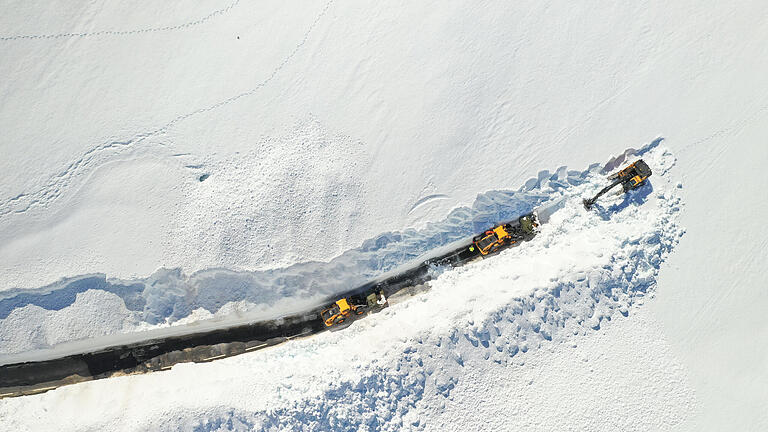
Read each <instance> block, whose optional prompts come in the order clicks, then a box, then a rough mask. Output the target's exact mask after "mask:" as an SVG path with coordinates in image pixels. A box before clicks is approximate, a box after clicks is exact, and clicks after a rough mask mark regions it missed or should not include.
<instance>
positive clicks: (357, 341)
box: [3, 148, 693, 430]
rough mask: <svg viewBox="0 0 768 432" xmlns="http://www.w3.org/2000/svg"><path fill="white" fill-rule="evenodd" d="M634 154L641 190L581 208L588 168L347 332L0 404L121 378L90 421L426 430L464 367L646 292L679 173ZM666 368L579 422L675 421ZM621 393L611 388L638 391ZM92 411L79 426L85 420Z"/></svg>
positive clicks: (526, 348)
mask: <svg viewBox="0 0 768 432" xmlns="http://www.w3.org/2000/svg"><path fill="white" fill-rule="evenodd" d="M644 158H645V159H646V160H647V161H648V162H649V164H651V166H653V167H654V168H655V169H656V172H655V174H654V177H652V181H651V182H650V184H649V185H647V186H646V187H644V188H642V189H640V190H638V191H636V192H633V193H631V194H629V195H626V196H622V197H619V198H613V200H611V199H610V198H609V199H607V200H606V204H605V206H604V207H602V208H601V209H600V210H599V211H597V212H586V211H585V210H584V209H583V207H582V206H581V202H580V201H579V199H578V196H580V195H582V194H585V193H587V192H590V191H594V189H595V185H596V184H598V180H599V179H601V177H600V176H599V175H598V170H597V169H594V170H593V171H592V178H591V180H593V181H594V182H592V181H590V182H585V183H584V184H582V185H581V186H574V187H573V188H572V189H573V191H569V192H573V194H572V195H571V194H569V195H571V199H569V200H568V201H567V204H566V205H565V207H564V208H563V209H562V210H560V211H558V212H557V213H555V214H554V215H553V217H552V220H551V222H550V223H549V224H547V225H544V226H543V228H542V232H541V233H540V235H539V236H538V237H537V238H536V239H534V240H533V241H532V242H529V243H526V244H524V245H522V246H521V247H518V248H514V249H510V250H507V251H504V252H502V253H501V254H499V255H498V256H496V257H494V258H492V259H488V260H484V261H482V262H479V263H477V264H472V265H468V266H465V267H462V268H459V269H455V270H451V271H447V272H445V273H444V274H442V275H441V276H439V277H438V279H436V280H435V281H433V282H432V283H431V284H430V285H431V290H429V291H427V292H425V293H421V294H418V295H416V296H415V297H412V298H411V299H409V300H408V301H405V302H400V303H397V304H394V305H393V306H392V307H390V308H389V309H386V310H385V311H384V312H382V313H380V314H378V315H375V316H373V317H370V318H369V319H366V320H363V321H359V322H357V323H355V324H354V325H353V326H352V327H351V328H350V329H348V330H346V331H343V332H338V333H325V334H321V335H318V336H316V337H311V338H307V339H303V340H294V341H291V342H290V343H287V344H284V345H282V346H279V347H275V348H273V349H268V350H264V351H260V352H255V353H250V354H245V355H241V356H237V357H233V358H229V359H225V360H222V361H217V362H214V363H211V364H204V365H189V364H182V365H177V366H175V367H174V368H173V369H172V370H171V371H169V372H163V373H153V374H149V375H144V376H136V377H125V378H117V379H110V380H103V381H96V382H91V383H85V384H82V385H77V386H70V387H64V388H61V389H58V390H56V391H53V392H50V393H48V394H43V395H39V396H34V397H29V398H23V399H14V400H9V401H8V403H7V404H5V405H4V406H3V409H7V410H10V409H14V407H18V406H19V405H23V404H26V403H35V402H34V401H35V400H36V399H38V398H39V399H43V400H45V403H46V404H50V405H51V406H56V407H57V408H56V409H57V410H61V411H62V412H63V413H66V412H67V411H66V410H67V409H68V405H69V404H71V403H73V401H74V400H79V399H78V398H71V397H69V396H68V395H73V394H79V393H88V394H91V395H92V396H91V397H95V398H96V399H99V398H101V397H102V396H104V397H108V398H114V397H118V396H108V395H107V393H110V394H114V393H113V392H114V389H115V388H120V389H121V390H120V391H119V392H118V393H120V394H126V393H125V392H141V394H143V395H144V396H143V397H142V398H141V400H138V401H132V406H131V408H130V409H129V410H128V412H124V411H122V410H115V409H108V410H107V412H102V413H100V416H101V417H100V418H101V420H99V423H98V424H99V427H104V428H110V427H112V426H114V425H117V424H122V423H121V422H122V421H123V419H124V418H133V417H132V416H133V414H132V411H133V410H137V411H142V412H143V410H147V411H146V413H145V416H144V417H143V418H144V419H145V420H143V421H141V422H140V423H139V424H137V425H135V426H134V428H135V429H136V430H141V429H154V428H163V429H166V428H168V429H179V430H185V429H195V430H219V429H235V430H251V429H254V428H256V429H263V430H284V429H286V428H287V429H291V430H403V429H433V428H435V424H434V423H431V420H430V419H433V418H434V419H435V421H436V422H437V421H441V420H439V418H440V417H439V415H438V414H439V413H441V412H444V410H443V408H444V407H445V406H446V404H451V403H453V402H452V401H453V395H454V391H455V389H457V388H460V387H462V386H467V385H470V386H471V385H472V383H471V382H467V381H468V380H472V378H471V377H472V376H473V374H474V372H476V371H480V370H483V371H484V372H483V373H482V375H484V376H486V379H490V380H493V374H497V373H507V374H509V373H514V371H515V370H518V368H517V367H516V366H520V365H521V364H523V363H524V362H525V361H526V360H525V359H527V358H529V357H527V354H529V353H532V352H535V351H537V350H541V349H558V348H557V347H558V346H559V345H562V344H565V343H572V342H569V341H573V340H574V338H578V337H580V336H582V335H588V334H591V333H592V332H594V330H595V329H600V328H601V327H603V326H604V325H605V323H606V322H608V321H611V320H613V319H615V318H620V317H622V316H627V315H629V314H633V313H634V312H633V311H636V308H635V305H637V304H642V302H643V300H644V299H645V298H646V297H647V296H648V295H649V294H652V292H653V288H654V284H655V277H656V275H657V274H658V271H659V267H660V265H661V263H662V262H663V260H664V259H665V257H666V256H667V255H668V253H669V251H670V250H671V249H672V248H673V247H674V245H675V244H677V242H678V240H679V238H680V236H681V235H682V230H681V228H680V227H679V226H678V225H677V215H678V213H679V210H680V208H681V202H680V197H679V196H678V194H677V187H676V186H675V185H674V184H675V183H676V182H671V181H670V179H669V178H668V170H669V168H670V167H671V166H672V165H673V164H674V158H673V157H672V155H671V154H669V152H668V151H666V149H663V148H654V149H651V150H650V151H649V152H648V153H646V154H645V155H644ZM546 184H548V182H544V185H546ZM656 355H658V354H656ZM675 370H677V369H675ZM673 372H674V371H666V372H665V371H664V370H660V371H659V375H658V376H655V377H645V378H647V379H650V380H652V381H654V382H656V383H657V384H658V383H659V382H660V381H661V383H660V384H659V385H654V389H655V391H656V392H660V393H657V394H654V395H653V397H654V398H656V400H657V401H663V403H655V404H644V403H641V404H638V407H637V409H636V410H635V411H633V412H632V413H624V412H620V411H616V412H605V413H603V416H602V418H601V419H599V420H597V419H595V418H592V417H590V418H589V419H587V418H582V421H585V422H586V421H592V422H594V421H598V422H600V423H599V424H601V425H603V426H605V425H609V424H611V425H619V426H620V427H621V428H626V429H633V428H646V427H648V426H657V427H661V426H666V427H670V426H671V425H674V424H676V423H679V422H680V421H682V420H683V419H684V418H685V417H686V416H687V415H689V414H690V410H691V409H692V408H693V401H692V399H691V398H692V396H691V394H690V391H689V390H688V388H687V387H686V383H685V382H681V381H679V380H678V378H676V376H677V375H675V373H673ZM193 375H194V376H195V378H194V381H195V386H193V387H190V386H189V385H188V381H187V380H189V379H192V376H193ZM665 379H669V381H667V382H663V380H665ZM149 388H152V389H153V390H151V391H150V393H149V394H147V393H145V392H146V391H147V389H149ZM182 389H184V390H183V391H182ZM624 390H626V394H624V395H622V394H621V393H616V394H615V395H613V397H617V398H624V397H627V398H632V397H638V394H637V393H636V392H634V391H633V390H631V389H623V390H622V391H624ZM639 390H642V387H641V388H640V389H639ZM180 393H184V394H185V395H184V396H183V397H179V400H177V402H178V405H177V406H175V407H167V408H166V407H164V406H162V404H160V406H154V405H153V401H155V400H156V399H155V398H163V397H165V395H167V394H176V395H177V396H178V395H179V394H180ZM119 397H122V396H119ZM646 397H647V396H646ZM134 404H135V405H134ZM661 407H667V408H666V409H664V410H661V409H660V408H661ZM430 413H431V414H433V415H429V416H428V415H427V414H430ZM649 415H650V416H651V417H650V418H648V416H649ZM52 417H55V416H49V417H48V418H47V419H41V420H42V421H43V423H36V421H34V420H32V421H31V422H30V423H27V421H26V420H22V419H18V420H14V421H17V422H19V423H18V424H14V426H18V427H21V428H23V427H27V426H29V425H38V426H44V425H45V422H46V421H49V420H50V418H52ZM65 420H66V421H70V420H71V421H73V422H74V423H73V425H74V426H77V425H78V424H81V423H80V420H79V419H76V418H73V416H72V415H71V414H68V415H67V414H65V418H61V419H59V421H65ZM93 420H94V419H84V420H82V422H83V423H82V424H83V425H91V426H93V424H92V423H89V422H90V421H93ZM523 420H524V421H525V422H529V421H532V419H523ZM510 421H511V420H510ZM169 422H170V423H169ZM524 424H525V423H524ZM528 424H529V425H530V423H528ZM584 425H585V426H586V425H587V423H584ZM638 425H642V426H643V427H639V426H638Z"/></svg>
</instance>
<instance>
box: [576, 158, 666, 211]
mask: <svg viewBox="0 0 768 432" xmlns="http://www.w3.org/2000/svg"><path fill="white" fill-rule="evenodd" d="M651 174H652V172H651V168H650V167H649V166H648V164H646V163H645V162H644V161H643V160H642V159H639V160H637V161H636V162H634V163H633V164H631V165H629V166H628V167H626V168H624V169H623V170H621V171H619V172H617V173H614V174H611V175H610V176H608V180H613V182H612V183H611V184H609V185H608V186H606V187H604V188H603V189H602V190H600V192H598V193H597V195H595V196H594V197H592V198H590V199H585V200H584V207H585V208H586V209H587V210H589V209H591V208H592V205H593V204H594V203H595V201H597V199H598V198H600V197H601V196H602V195H604V194H606V193H608V191H609V190H611V189H613V188H614V187H616V186H618V185H621V187H622V189H623V192H624V193H626V192H629V191H631V190H633V189H637V188H638V187H640V186H641V185H643V184H644V183H645V181H646V180H647V179H648V177H650V176H651Z"/></svg>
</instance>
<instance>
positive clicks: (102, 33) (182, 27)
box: [0, 0, 240, 41]
mask: <svg viewBox="0 0 768 432" xmlns="http://www.w3.org/2000/svg"><path fill="white" fill-rule="evenodd" d="M238 3H240V0H235V1H233V2H232V3H230V4H229V6H227V7H225V8H223V9H218V10H215V11H213V12H211V13H209V14H208V15H206V16H204V17H202V18H200V19H197V20H195V21H190V22H187V23H184V24H178V25H174V26H163V27H150V28H144V29H137V30H124V31H111V30H102V31H96V32H89V33H58V34H43V35H13V36H0V41H13V40H22V39H62V38H75V37H79V38H85V37H93V36H128V35H135V34H141V33H159V32H168V31H176V30H185V29H187V28H189V27H194V26H197V25H200V24H203V23H205V22H206V21H208V20H210V19H212V18H215V17H217V16H219V15H224V14H226V13H227V12H229V11H230V10H231V9H232V8H234V7H235V6H237V4H238Z"/></svg>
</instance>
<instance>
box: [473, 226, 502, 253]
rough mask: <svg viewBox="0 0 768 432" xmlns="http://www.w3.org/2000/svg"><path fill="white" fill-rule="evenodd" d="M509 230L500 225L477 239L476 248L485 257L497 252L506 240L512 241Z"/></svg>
mask: <svg viewBox="0 0 768 432" xmlns="http://www.w3.org/2000/svg"><path fill="white" fill-rule="evenodd" d="M507 230H508V228H507V227H506V226H505V225H499V226H497V227H495V228H494V229H492V230H488V231H486V232H484V233H483V234H481V235H479V236H478V237H475V246H476V247H477V249H478V250H479V251H480V253H481V254H483V255H488V254H489V253H492V252H495V251H496V250H498V249H499V248H500V247H501V245H503V244H504V242H505V241H506V240H508V239H511V237H510V235H509V233H508V232H507Z"/></svg>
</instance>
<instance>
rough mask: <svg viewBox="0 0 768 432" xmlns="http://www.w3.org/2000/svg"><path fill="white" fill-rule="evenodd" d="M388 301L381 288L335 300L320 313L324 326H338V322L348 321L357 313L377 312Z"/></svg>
mask: <svg viewBox="0 0 768 432" xmlns="http://www.w3.org/2000/svg"><path fill="white" fill-rule="evenodd" d="M388 305H389V303H388V302H387V298H386V297H384V293H383V292H382V291H381V290H378V289H376V290H373V291H370V292H367V293H363V294H358V295H353V296H350V297H344V298H341V299H339V300H336V302H335V303H333V304H332V305H331V306H329V307H328V308H326V309H323V311H322V312H321V313H320V317H321V318H322V319H323V322H324V323H325V326H326V327H334V326H336V328H338V326H339V325H340V324H344V323H350V324H351V322H352V321H353V320H354V318H356V317H357V316H359V315H362V314H364V313H366V312H378V311H379V310H381V309H383V308H385V307H387V306H388Z"/></svg>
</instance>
